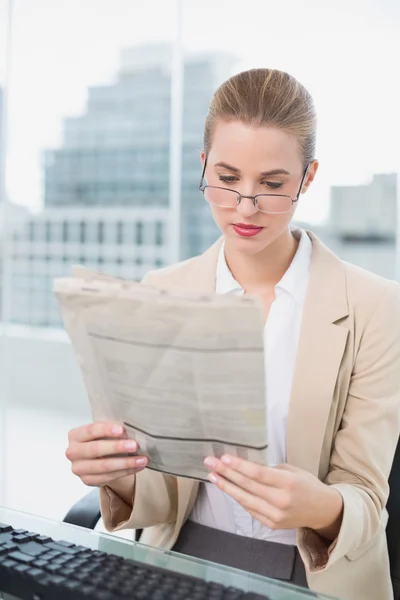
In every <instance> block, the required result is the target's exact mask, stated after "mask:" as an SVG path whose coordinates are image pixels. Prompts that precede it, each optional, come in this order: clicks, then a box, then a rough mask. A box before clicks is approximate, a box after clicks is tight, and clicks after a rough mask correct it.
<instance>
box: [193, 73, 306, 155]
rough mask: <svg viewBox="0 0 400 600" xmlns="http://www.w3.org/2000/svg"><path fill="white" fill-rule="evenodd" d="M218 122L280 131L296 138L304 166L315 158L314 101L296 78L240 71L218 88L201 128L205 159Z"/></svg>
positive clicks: (285, 75)
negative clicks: (237, 122) (272, 128)
mask: <svg viewBox="0 0 400 600" xmlns="http://www.w3.org/2000/svg"><path fill="white" fill-rule="evenodd" d="M218 121H225V122H229V121H241V122H242V123H245V124H246V125H250V126H252V127H263V126H267V127H275V128H277V129H281V130H283V131H285V132H287V133H289V134H291V135H293V136H295V137H296V139H297V141H298V144H299V149H300V153H301V156H302V160H303V164H304V166H306V165H307V164H308V163H310V162H311V161H312V160H313V159H314V158H315V142H316V126H317V118H316V112H315V107H314V102H313V99H312V97H311V95H310V94H309V92H308V91H307V90H306V88H305V87H304V86H303V85H302V84H301V83H299V82H298V81H297V79H295V78H294V77H292V76H291V75H289V74H288V73H284V72H283V71H278V70H276V69H251V70H249V71H243V72H242V73H238V74H237V75H234V76H233V77H231V78H230V79H228V80H227V81H225V82H224V83H223V84H222V85H221V86H220V87H219V88H218V89H217V91H216V92H215V94H214V96H213V98H212V100H211V104H210V107H209V111H208V115H207V118H206V122H205V128H204V151H205V154H206V156H207V155H208V153H209V150H210V147H211V143H212V136H213V132H214V129H215V126H216V124H217V123H218Z"/></svg>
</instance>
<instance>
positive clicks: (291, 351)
mask: <svg viewBox="0 0 400 600" xmlns="http://www.w3.org/2000/svg"><path fill="white" fill-rule="evenodd" d="M292 234H293V236H294V237H296V238H297V239H299V240H300V243H299V246H298V249H297V252H296V254H295V256H294V258H293V260H292V262H291V264H290V266H289V268H288V270H287V271H286V273H285V274H284V276H283V277H282V279H281V280H280V282H279V283H278V284H277V285H276V286H275V300H274V302H273V303H272V305H271V308H270V311H269V314H268V318H267V321H266V324H265V329H264V349H265V352H264V355H265V373H266V397H267V399H268V401H267V416H268V436H269V447H268V453H269V464H270V465H278V464H282V463H285V462H286V460H287V459H286V426H287V418H288V411H289V401H290V395H291V388H292V381H293V375H294V368H295V362H296V354H297V347H298V341H299V335H300V326H301V318H302V312H303V305H304V300H305V296H306V293H307V287H308V279H309V271H310V264H311V255H312V242H311V240H310V238H309V237H308V235H307V234H306V233H305V232H304V231H302V230H301V229H296V228H293V229H292ZM216 292H217V293H219V294H243V293H244V290H243V288H242V287H241V286H240V285H239V284H238V283H237V281H235V279H234V277H233V275H232V273H231V272H230V271H229V268H228V265H227V264H226V260H225V253H224V248H223V247H222V248H221V252H220V254H219V258H218V263H217V277H216ZM190 519H191V520H192V521H194V522H196V523H200V524H202V525H207V526H208V527H213V528H214V529H220V530H223V531H228V532H230V533H236V534H238V535H244V536H248V537H254V538H258V539H262V540H269V541H274V542H279V543H282V544H294V545H295V544H296V530H289V529H281V530H272V529H269V528H268V527H266V526H265V525H263V524H262V523H260V521H258V520H256V519H254V518H253V517H252V516H251V515H250V514H249V513H248V512H247V511H246V510H245V509H244V508H242V507H241V506H240V504H238V502H236V501H235V500H233V498H231V497H230V496H228V495H227V494H225V492H223V491H222V490H220V489H218V488H217V487H216V486H215V485H214V484H212V483H202V484H201V485H200V489H199V494H198V496H197V500H196V503H195V506H194V508H193V510H192V513H191V515H190Z"/></svg>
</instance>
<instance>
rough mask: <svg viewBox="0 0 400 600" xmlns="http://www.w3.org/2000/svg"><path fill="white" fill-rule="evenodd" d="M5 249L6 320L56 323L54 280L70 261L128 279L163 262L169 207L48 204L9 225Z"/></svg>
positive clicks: (67, 268) (58, 322)
mask: <svg viewBox="0 0 400 600" xmlns="http://www.w3.org/2000/svg"><path fill="white" fill-rule="evenodd" d="M8 253H9V259H10V265H11V269H10V279H11V280H10V286H11V293H12V303H11V306H10V312H11V314H10V320H11V321H12V322H13V323H21V324H28V325H32V326H37V327H59V326H60V325H61V317H60V313H59V310H58V305H57V302H56V299H55V297H54V294H53V292H52V283H53V279H54V278H56V277H63V276H67V275H68V274H69V272H70V268H71V266H72V265H76V264H81V265H84V266H86V267H88V268H89V269H92V270H94V271H100V272H104V273H108V274H110V275H113V276H115V277H122V278H124V279H129V280H140V279H142V277H143V276H144V274H145V273H146V272H148V271H149V270H151V269H156V268H160V267H163V266H165V264H166V260H167V259H168V208H166V207H154V206H153V207H148V208H146V207H144V208H143V207H139V208H129V207H126V208H112V207H100V208H99V207H92V208H85V207H67V208H63V207H57V208H46V209H45V210H43V211H42V212H40V213H39V214H38V215H35V216H31V217H30V218H29V219H27V218H26V219H25V222H23V223H20V224H19V226H18V227H16V226H15V227H14V228H13V233H12V235H11V236H10V239H9V241H8Z"/></svg>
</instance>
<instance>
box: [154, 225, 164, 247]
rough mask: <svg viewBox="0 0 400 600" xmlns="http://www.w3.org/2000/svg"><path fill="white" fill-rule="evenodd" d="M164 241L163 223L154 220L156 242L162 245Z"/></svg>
mask: <svg viewBox="0 0 400 600" xmlns="http://www.w3.org/2000/svg"><path fill="white" fill-rule="evenodd" d="M163 243H164V224H163V223H160V222H159V221H157V222H156V244H157V246H162V245H163Z"/></svg>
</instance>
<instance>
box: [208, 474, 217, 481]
mask: <svg viewBox="0 0 400 600" xmlns="http://www.w3.org/2000/svg"><path fill="white" fill-rule="evenodd" d="M208 479H209V480H210V481H211V482H212V483H218V477H217V476H216V474H215V473H210V474H209V476H208Z"/></svg>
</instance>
